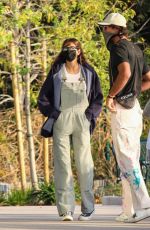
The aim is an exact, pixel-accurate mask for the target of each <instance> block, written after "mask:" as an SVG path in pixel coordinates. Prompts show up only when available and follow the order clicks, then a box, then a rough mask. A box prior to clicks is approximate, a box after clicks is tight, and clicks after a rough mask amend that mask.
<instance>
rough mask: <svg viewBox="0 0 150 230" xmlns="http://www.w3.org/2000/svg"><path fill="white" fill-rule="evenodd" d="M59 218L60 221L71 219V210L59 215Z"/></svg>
mask: <svg viewBox="0 0 150 230" xmlns="http://www.w3.org/2000/svg"><path fill="white" fill-rule="evenodd" d="M60 218H61V220H62V221H73V215H72V212H66V213H64V214H63V215H61V216H60Z"/></svg>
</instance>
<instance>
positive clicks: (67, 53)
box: [62, 48, 77, 62]
mask: <svg viewBox="0 0 150 230" xmlns="http://www.w3.org/2000/svg"><path fill="white" fill-rule="evenodd" d="M62 54H63V56H64V58H65V61H69V62H72V61H73V60H74V59H75V58H76V56H77V53H76V49H73V50H72V49H69V48H64V49H63V50H62Z"/></svg>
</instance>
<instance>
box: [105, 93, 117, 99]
mask: <svg viewBox="0 0 150 230" xmlns="http://www.w3.org/2000/svg"><path fill="white" fill-rule="evenodd" d="M107 97H108V98H111V99H114V98H115V96H111V95H109V94H108V96H107Z"/></svg>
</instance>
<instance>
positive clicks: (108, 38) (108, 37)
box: [103, 32, 117, 50]
mask: <svg viewBox="0 0 150 230" xmlns="http://www.w3.org/2000/svg"><path fill="white" fill-rule="evenodd" d="M115 35H117V34H116V33H111V32H103V36H104V40H105V44H106V47H107V49H108V50H110V49H111V46H112V45H113V42H112V41H111V39H112V38H113V37H114V36H115Z"/></svg>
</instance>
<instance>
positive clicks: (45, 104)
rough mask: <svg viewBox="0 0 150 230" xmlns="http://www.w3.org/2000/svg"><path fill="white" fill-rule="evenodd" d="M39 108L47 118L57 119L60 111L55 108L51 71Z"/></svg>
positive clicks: (39, 98) (42, 89)
mask: <svg viewBox="0 0 150 230" xmlns="http://www.w3.org/2000/svg"><path fill="white" fill-rule="evenodd" d="M38 108H39V110H40V112H41V113H42V114H43V115H44V116H45V117H51V118H54V119H57V118H58V116H59V114H60V111H58V110H57V109H56V108H55V107H54V85H53V74H52V70H50V72H49V74H48V76H47V78H46V80H45V82H44V83H43V85H42V88H41V90H40V93H39V96H38Z"/></svg>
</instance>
